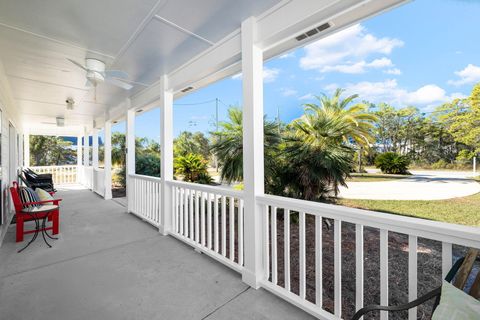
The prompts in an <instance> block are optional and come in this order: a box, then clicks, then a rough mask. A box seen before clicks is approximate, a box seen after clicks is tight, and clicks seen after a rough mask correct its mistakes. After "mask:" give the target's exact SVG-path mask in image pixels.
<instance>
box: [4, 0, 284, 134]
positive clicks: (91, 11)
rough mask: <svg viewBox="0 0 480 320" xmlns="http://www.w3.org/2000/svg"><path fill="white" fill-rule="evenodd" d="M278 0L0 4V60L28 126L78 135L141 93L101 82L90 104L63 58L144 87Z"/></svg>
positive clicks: (80, 77) (80, 75)
mask: <svg viewBox="0 0 480 320" xmlns="http://www.w3.org/2000/svg"><path fill="white" fill-rule="evenodd" d="M279 1H280V0H243V1H234V0H204V1H190V0H175V1H173V0H142V1H132V0H106V1H96V0H84V1H81V2H80V1H76V0H63V1H56V0H43V1H40V0H36V1H0V47H1V48H2V50H1V51H0V59H1V61H2V62H3V65H4V69H5V73H6V76H7V78H8V80H9V83H10V87H11V90H12V94H13V97H14V99H15V102H16V103H17V107H18V109H19V111H20V112H21V113H22V116H23V120H24V122H25V123H26V126H27V127H28V126H29V124H33V123H34V124H35V130H39V131H48V130H50V129H53V128H55V124H54V123H55V117H57V116H63V117H65V128H64V129H55V130H56V131H57V132H68V131H72V132H73V131H78V130H81V127H83V126H85V125H90V126H91V124H92V120H93V119H95V118H96V117H99V116H103V115H104V112H105V111H106V109H107V106H112V105H116V104H118V103H119V102H120V101H122V100H124V99H125V98H126V97H128V96H130V95H132V94H134V93H135V92H137V91H138V90H140V89H143V87H142V86H135V87H134V88H133V89H132V90H130V91H125V90H122V89H118V88H116V87H114V86H111V85H107V84H102V85H99V87H98V88H97V98H96V102H95V101H94V99H93V90H92V89H89V88H87V87H85V82H86V81H85V73H84V72H83V71H81V70H80V69H78V68H77V67H75V66H74V65H73V64H72V63H70V62H69V61H68V60H67V58H69V59H72V60H75V61H78V62H80V63H83V62H84V60H85V58H87V57H88V58H90V57H92V58H98V59H100V60H102V61H104V62H106V64H107V68H111V69H118V70H124V71H126V72H127V73H128V74H129V76H130V80H133V81H136V82H142V83H145V84H147V85H150V84H152V83H153V82H154V81H155V80H158V77H159V75H161V74H164V73H168V72H171V71H172V70H174V69H175V68H176V67H178V66H180V65H182V64H183V63H185V62H186V61H188V60H190V59H191V58H192V57H194V56H196V55H197V54H199V53H200V52H202V51H204V50H206V49H208V48H209V47H210V46H211V45H212V44H213V43H215V42H218V41H219V40H220V39H222V38H224V37H225V36H226V35H228V34H229V33H231V32H233V31H234V30H236V29H238V27H239V26H240V23H241V21H242V20H243V19H245V18H246V17H248V16H251V15H258V14H260V13H262V12H264V11H265V10H267V9H268V8H270V7H271V6H273V5H275V4H276V3H278V2H279ZM165 19H166V20H165ZM181 28H183V29H185V30H186V31H190V32H192V33H195V34H196V35H198V36H199V37H197V36H195V35H192V34H189V33H188V32H186V31H185V30H183V31H182V30H181ZM202 38H203V40H202ZM67 97H73V98H74V100H75V101H76V108H75V109H74V110H73V111H67V110H66V106H65V100H66V98H67Z"/></svg>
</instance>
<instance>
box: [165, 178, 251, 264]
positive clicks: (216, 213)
mask: <svg viewBox="0 0 480 320" xmlns="http://www.w3.org/2000/svg"><path fill="white" fill-rule="evenodd" d="M169 184H170V185H171V186H172V188H173V192H172V203H173V212H172V214H173V215H172V226H173V231H172V233H171V234H172V235H173V236H175V237H176V238H178V239H180V240H182V241H184V242H186V243H188V244H190V245H191V246H193V247H195V248H196V249H198V250H200V251H202V252H204V253H206V254H208V255H209V256H211V257H212V258H214V259H216V260H218V261H220V262H222V263H224V264H226V265H227V266H229V267H231V268H232V269H234V270H236V271H239V272H241V271H242V269H243V235H244V232H243V193H242V192H239V191H235V190H229V189H222V188H218V187H211V186H206V185H200V184H195V183H187V182H180V181H171V182H169Z"/></svg>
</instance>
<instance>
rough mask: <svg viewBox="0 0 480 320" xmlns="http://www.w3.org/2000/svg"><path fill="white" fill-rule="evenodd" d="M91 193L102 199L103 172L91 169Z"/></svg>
mask: <svg viewBox="0 0 480 320" xmlns="http://www.w3.org/2000/svg"><path fill="white" fill-rule="evenodd" d="M93 191H94V192H96V193H97V194H99V195H101V196H102V197H103V196H104V195H105V170H104V169H99V168H94V169H93Z"/></svg>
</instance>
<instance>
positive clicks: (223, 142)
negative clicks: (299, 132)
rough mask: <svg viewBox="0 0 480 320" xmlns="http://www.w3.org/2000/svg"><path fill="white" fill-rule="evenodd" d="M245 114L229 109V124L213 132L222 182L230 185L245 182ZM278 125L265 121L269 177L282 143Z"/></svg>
mask: <svg viewBox="0 0 480 320" xmlns="http://www.w3.org/2000/svg"><path fill="white" fill-rule="evenodd" d="M242 118H243V113H242V110H241V109H239V108H236V107H231V108H230V109H228V119H229V121H227V122H221V123H220V124H219V126H220V130H219V131H216V132H212V136H213V139H212V140H213V141H214V142H213V144H212V151H213V152H214V153H215V154H216V156H217V158H218V161H219V163H220V166H221V172H220V176H221V179H222V181H226V182H228V183H231V182H234V181H242V180H243V119H242ZM277 126H278V125H277V124H276V123H274V122H270V121H264V140H265V171H266V174H267V175H269V173H271V170H272V169H273V165H272V163H273V162H274V157H273V156H272V154H273V153H274V150H276V149H277V147H278V144H279V143H280V136H279V134H278V129H277Z"/></svg>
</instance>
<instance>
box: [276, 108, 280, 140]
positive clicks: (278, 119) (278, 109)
mask: <svg viewBox="0 0 480 320" xmlns="http://www.w3.org/2000/svg"><path fill="white" fill-rule="evenodd" d="M277 126H278V134H280V107H279V106H277Z"/></svg>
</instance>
